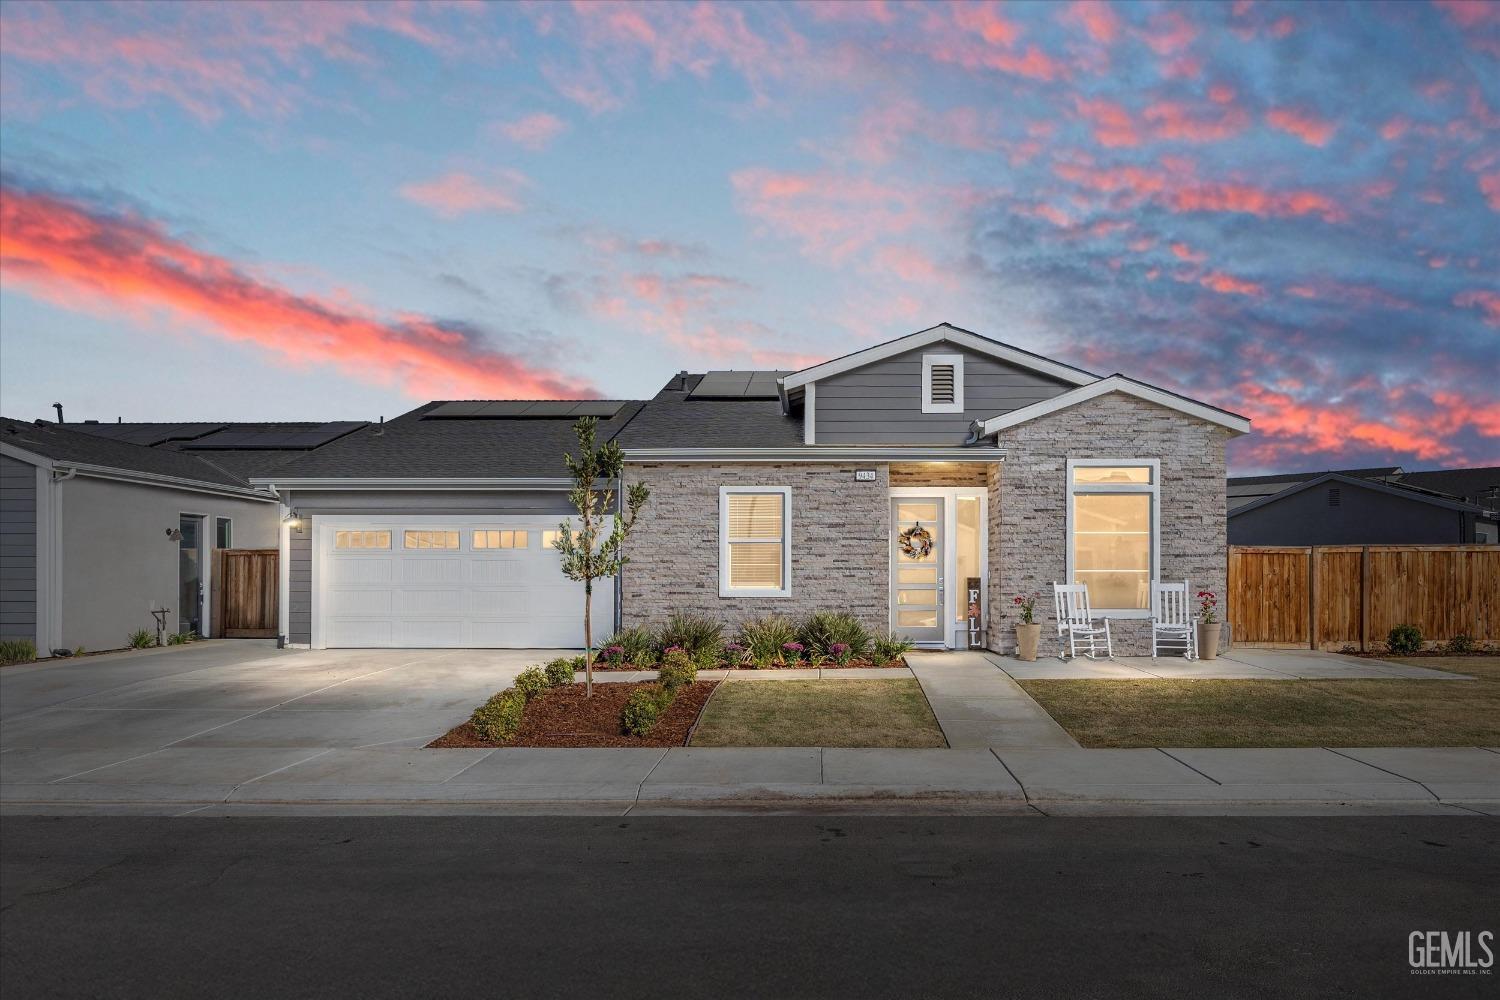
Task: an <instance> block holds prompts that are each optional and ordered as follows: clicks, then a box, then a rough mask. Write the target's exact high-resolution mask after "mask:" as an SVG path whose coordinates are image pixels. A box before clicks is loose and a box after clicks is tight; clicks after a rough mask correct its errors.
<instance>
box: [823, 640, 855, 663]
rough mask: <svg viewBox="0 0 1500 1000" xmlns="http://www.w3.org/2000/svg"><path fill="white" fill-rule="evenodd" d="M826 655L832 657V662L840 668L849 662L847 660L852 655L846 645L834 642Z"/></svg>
mask: <svg viewBox="0 0 1500 1000" xmlns="http://www.w3.org/2000/svg"><path fill="white" fill-rule="evenodd" d="M828 655H829V656H832V657H833V659H834V662H836V663H837V664H838V665H839V666H841V667H842V666H845V665H846V664H847V663H848V662H849V658H850V657H851V656H852V655H853V653H851V652H850V650H849V644H848V643H844V642H836V643H834V644H833V645H831V646H829V647H828Z"/></svg>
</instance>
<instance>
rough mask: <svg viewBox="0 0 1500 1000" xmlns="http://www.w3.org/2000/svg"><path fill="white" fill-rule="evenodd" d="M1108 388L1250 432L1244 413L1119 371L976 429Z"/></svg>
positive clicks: (1019, 419)
mask: <svg viewBox="0 0 1500 1000" xmlns="http://www.w3.org/2000/svg"><path fill="white" fill-rule="evenodd" d="M1110 392H1123V393H1125V394H1126V395H1127V396H1134V397H1135V398H1137V399H1144V400H1145V401H1146V402H1148V403H1155V404H1157V405H1158V406H1165V407H1166V408H1167V409H1169V410H1176V411H1177V412H1179V413H1185V414H1187V415H1188V416H1190V417H1197V418H1198V419H1199V420H1206V421H1208V422H1209V423H1211V424H1218V425H1219V426H1220V427H1227V428H1229V429H1230V430H1232V431H1234V432H1235V433H1237V434H1248V433H1250V421H1249V419H1248V418H1246V417H1242V416H1240V415H1239V414H1236V413H1230V412H1228V411H1227V410H1221V409H1219V408H1218V407H1214V406H1209V405H1208V404H1206V403H1199V402H1196V401H1194V400H1191V399H1188V398H1186V397H1185V396H1178V395H1176V394H1175V393H1170V392H1166V391H1165V390H1162V389H1158V388H1156V387H1155V386H1149V385H1146V384H1145V383H1143V382H1137V381H1135V380H1134V379H1128V378H1126V377H1125V376H1123V375H1111V376H1110V377H1109V378H1101V379H1099V381H1097V382H1091V383H1090V384H1088V385H1085V386H1080V387H1079V388H1077V389H1073V390H1070V391H1068V392H1065V393H1063V394H1062V395H1061V396H1053V397H1052V398H1051V399H1044V400H1042V402H1040V403H1032V404H1031V405H1030V406H1023V407H1021V408H1020V409H1019V410H1011V411H1010V412H1009V413H1002V414H1001V415H1000V416H998V417H991V418H989V419H988V420H986V421H984V423H982V424H981V425H980V428H979V433H980V436H981V437H989V436H990V435H991V434H994V433H996V432H998V431H1002V430H1005V429H1006V428H1007V427H1014V426H1016V425H1017V424H1024V423H1025V422H1026V421H1028V420H1035V419H1036V418H1037V417H1045V416H1047V415H1048V414H1050V413H1056V412H1058V411H1059V410H1065V409H1067V408H1068V407H1070V406H1076V405H1078V404H1079V403H1086V402H1088V401H1089V400H1091V399H1097V398H1098V397H1100V396H1103V395H1105V394H1106V393H1110Z"/></svg>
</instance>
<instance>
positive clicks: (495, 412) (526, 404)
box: [469, 399, 534, 417]
mask: <svg viewBox="0 0 1500 1000" xmlns="http://www.w3.org/2000/svg"><path fill="white" fill-rule="evenodd" d="M533 402H534V401H533V400H530V399H496V400H492V401H490V402H488V403H485V404H484V406H482V407H480V408H479V409H478V410H476V411H475V412H473V413H471V414H469V416H471V417H519V416H520V415H521V414H523V413H525V412H526V411H527V410H529V409H531V406H532V403H533Z"/></svg>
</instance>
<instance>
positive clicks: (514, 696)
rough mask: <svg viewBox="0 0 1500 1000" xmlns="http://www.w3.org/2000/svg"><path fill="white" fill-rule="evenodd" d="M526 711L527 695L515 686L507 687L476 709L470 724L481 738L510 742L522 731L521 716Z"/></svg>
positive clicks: (470, 718)
mask: <svg viewBox="0 0 1500 1000" xmlns="http://www.w3.org/2000/svg"><path fill="white" fill-rule="evenodd" d="M525 712H526V695H524V694H522V693H521V692H520V691H518V690H516V689H515V688H506V689H505V690H504V691H501V692H500V693H498V694H496V695H493V696H491V698H490V700H489V701H486V702H485V703H484V704H483V705H480V706H479V707H478V708H476V709H474V714H473V715H471V716H469V724H470V725H472V726H473V727H474V733H475V735H477V736H478V737H479V738H480V739H483V740H494V741H495V742H496V743H509V742H510V741H511V740H513V739H515V738H516V734H517V733H519V732H520V731H521V716H522V715H523V714H525Z"/></svg>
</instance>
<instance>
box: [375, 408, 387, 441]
mask: <svg viewBox="0 0 1500 1000" xmlns="http://www.w3.org/2000/svg"><path fill="white" fill-rule="evenodd" d="M384 435H385V414H384V413H382V414H381V415H380V424H379V425H378V426H377V427H376V428H375V436H376V437H383V436H384Z"/></svg>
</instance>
